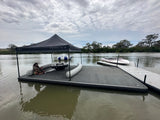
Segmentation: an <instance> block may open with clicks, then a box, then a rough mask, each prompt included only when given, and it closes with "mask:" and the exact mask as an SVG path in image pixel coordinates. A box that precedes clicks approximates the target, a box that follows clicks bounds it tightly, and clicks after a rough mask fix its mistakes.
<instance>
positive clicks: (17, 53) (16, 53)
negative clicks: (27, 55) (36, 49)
mask: <svg viewBox="0 0 160 120" xmlns="http://www.w3.org/2000/svg"><path fill="white" fill-rule="evenodd" d="M16 59H17V69H18V78H20V71H19V60H18V53H17V52H16Z"/></svg>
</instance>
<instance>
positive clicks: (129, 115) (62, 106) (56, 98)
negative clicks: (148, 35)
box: [0, 53, 160, 120]
mask: <svg viewBox="0 0 160 120" xmlns="http://www.w3.org/2000/svg"><path fill="white" fill-rule="evenodd" d="M61 55H62V54H60V55H59V54H56V55H55V56H61ZM63 55H64V54H63ZM72 56H73V59H72V64H77V63H78V62H81V61H80V59H79V57H80V55H79V54H72ZM116 56H117V54H113V53H110V54H83V64H84V65H97V64H96V61H97V60H100V58H102V57H116ZM120 56H121V57H123V58H126V59H129V60H130V61H133V62H135V63H136V61H137V59H138V58H139V59H140V62H139V67H142V68H144V69H147V70H150V71H153V72H156V73H158V74H160V69H159V68H160V53H132V54H131V53H127V54H126V53H125V54H120ZM19 59H20V70H21V74H24V73H26V71H27V70H29V69H31V68H32V65H33V63H34V62H38V63H39V64H40V65H44V64H48V63H51V55H49V54H48V55H42V54H41V55H20V56H19ZM53 59H55V57H53ZM52 61H54V60H52ZM159 113H160V95H158V94H156V93H152V92H149V93H148V94H137V93H127V92H117V91H108V90H98V89H89V88H77V87H69V86H58V85H49V84H37V83H19V82H18V80H17V68H16V58H15V56H14V55H0V120H63V119H64V120H68V119H72V120H159V118H160V114H159Z"/></svg>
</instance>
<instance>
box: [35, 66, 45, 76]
mask: <svg viewBox="0 0 160 120" xmlns="http://www.w3.org/2000/svg"><path fill="white" fill-rule="evenodd" d="M44 73H45V72H44V71H43V70H42V68H40V67H39V66H38V63H34V64H33V74H34V75H41V74H44Z"/></svg>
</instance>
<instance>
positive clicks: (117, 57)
mask: <svg viewBox="0 0 160 120" xmlns="http://www.w3.org/2000/svg"><path fill="white" fill-rule="evenodd" d="M118 60H119V55H118V56H117V66H118Z"/></svg>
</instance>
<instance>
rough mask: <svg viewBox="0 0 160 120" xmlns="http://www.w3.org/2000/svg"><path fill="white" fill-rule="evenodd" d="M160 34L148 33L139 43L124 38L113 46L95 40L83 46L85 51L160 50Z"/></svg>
mask: <svg viewBox="0 0 160 120" xmlns="http://www.w3.org/2000/svg"><path fill="white" fill-rule="evenodd" d="M158 37H159V34H155V33H154V34H150V35H146V36H145V38H144V39H142V40H141V41H140V42H139V43H138V44H136V45H134V46H133V44H131V42H130V41H128V40H126V39H124V40H121V41H120V42H118V43H116V44H114V45H113V46H112V47H110V46H104V45H102V43H99V42H96V41H93V42H92V43H86V45H85V46H84V47H83V48H82V52H85V53H100V52H160V40H158Z"/></svg>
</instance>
